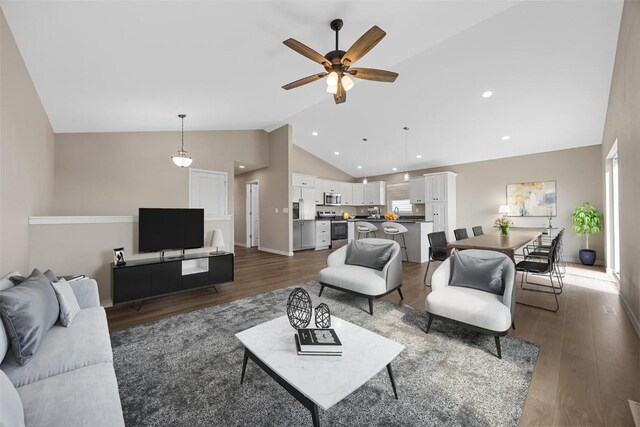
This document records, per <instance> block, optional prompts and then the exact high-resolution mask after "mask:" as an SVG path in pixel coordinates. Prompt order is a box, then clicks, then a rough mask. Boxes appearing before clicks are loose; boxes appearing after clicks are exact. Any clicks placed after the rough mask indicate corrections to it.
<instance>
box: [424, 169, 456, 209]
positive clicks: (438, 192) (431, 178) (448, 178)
mask: <svg viewBox="0 0 640 427" xmlns="http://www.w3.org/2000/svg"><path fill="white" fill-rule="evenodd" d="M455 176H456V175H455V174H454V173H453V172H443V173H435V174H428V175H425V190H426V191H425V193H426V194H425V195H426V201H427V202H446V201H447V200H448V199H449V190H450V188H454V189H455Z"/></svg>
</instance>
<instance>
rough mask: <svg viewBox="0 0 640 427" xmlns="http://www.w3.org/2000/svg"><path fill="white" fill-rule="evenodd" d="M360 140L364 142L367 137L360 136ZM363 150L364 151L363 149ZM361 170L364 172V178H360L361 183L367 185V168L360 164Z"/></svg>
mask: <svg viewBox="0 0 640 427" xmlns="http://www.w3.org/2000/svg"><path fill="white" fill-rule="evenodd" d="M362 142H363V143H366V142H367V138H362ZM363 152H364V151H363ZM362 171H363V172H364V179H363V180H362V183H363V184H364V185H367V183H368V182H369V181H368V180H367V170H366V169H365V168H364V166H362Z"/></svg>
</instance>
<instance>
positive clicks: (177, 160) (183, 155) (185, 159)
mask: <svg viewBox="0 0 640 427" xmlns="http://www.w3.org/2000/svg"><path fill="white" fill-rule="evenodd" d="M178 117H180V119H181V120H182V147H181V148H180V150H178V155H177V156H172V157H171V160H173V163H174V164H175V165H176V166H180V167H181V168H187V167H189V166H191V162H193V159H192V158H191V157H189V156H188V155H187V152H186V151H184V118H185V117H187V115H186V114H178Z"/></svg>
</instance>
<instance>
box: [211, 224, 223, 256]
mask: <svg viewBox="0 0 640 427" xmlns="http://www.w3.org/2000/svg"><path fill="white" fill-rule="evenodd" d="M211 246H213V247H215V248H216V252H215V254H216V255H218V253H219V250H220V246H224V239H223V238H222V230H220V229H218V228H216V229H214V230H213V235H212V236H211ZM211 254H213V252H211Z"/></svg>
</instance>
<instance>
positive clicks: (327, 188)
mask: <svg viewBox="0 0 640 427" xmlns="http://www.w3.org/2000/svg"><path fill="white" fill-rule="evenodd" d="M322 192H323V193H340V183H339V182H338V181H322Z"/></svg>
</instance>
